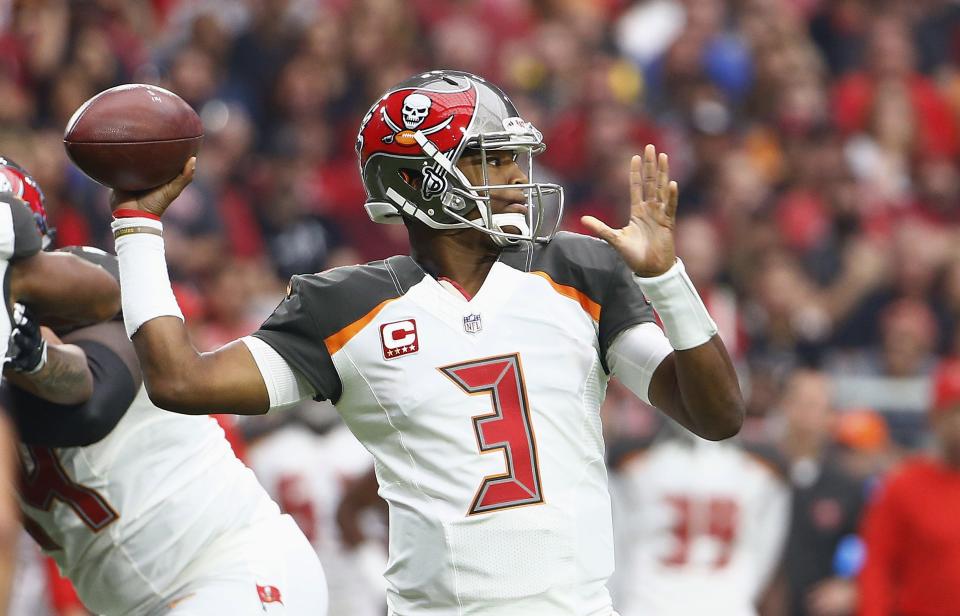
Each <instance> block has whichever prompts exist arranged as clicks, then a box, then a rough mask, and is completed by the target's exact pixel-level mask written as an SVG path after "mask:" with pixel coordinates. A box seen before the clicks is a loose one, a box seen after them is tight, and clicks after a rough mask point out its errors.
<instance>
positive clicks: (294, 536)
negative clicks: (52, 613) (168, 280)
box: [2, 249, 326, 616]
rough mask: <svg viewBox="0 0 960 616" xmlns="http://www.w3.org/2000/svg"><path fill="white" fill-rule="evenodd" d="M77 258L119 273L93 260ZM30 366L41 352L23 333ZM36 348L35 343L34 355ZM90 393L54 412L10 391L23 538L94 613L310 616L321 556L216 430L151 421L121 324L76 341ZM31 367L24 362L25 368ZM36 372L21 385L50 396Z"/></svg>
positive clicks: (33, 335) (210, 425)
mask: <svg viewBox="0 0 960 616" xmlns="http://www.w3.org/2000/svg"><path fill="white" fill-rule="evenodd" d="M76 253H77V254H78V255H81V256H83V257H84V258H86V259H89V260H91V261H94V262H97V263H100V264H102V265H103V266H104V267H106V268H109V269H113V271H114V272H115V271H116V261H115V259H114V258H113V257H111V256H110V255H107V254H106V253H102V252H100V251H96V250H95V249H78V250H76ZM19 329H20V330H21V331H23V332H29V333H27V334H24V335H22V336H21V341H20V343H19V344H18V347H19V349H20V353H19V355H18V356H17V357H15V358H14V361H26V359H22V358H27V357H30V356H31V351H32V355H36V354H37V353H38V352H39V349H40V348H41V347H43V346H44V344H45V343H44V341H43V339H42V338H41V336H40V331H39V328H37V327H36V325H35V324H31V323H30V322H29V321H28V320H27V321H24V322H23V323H22V324H21V325H20V328H19ZM28 341H32V342H33V344H32V345H31V344H28V343H27V342H28ZM64 341H65V342H69V343H72V344H75V345H76V346H77V347H79V348H80V349H82V352H83V354H85V359H86V363H85V366H86V365H89V378H90V380H91V382H92V393H90V395H89V397H88V399H86V400H85V401H83V402H82V403H81V404H73V405H64V404H54V403H50V402H48V401H45V400H43V399H41V398H40V397H37V396H35V395H33V394H32V393H29V392H27V391H25V390H24V389H22V388H20V387H14V386H11V384H10V383H6V384H4V387H3V390H2V393H3V397H2V399H3V401H4V403H5V404H6V405H7V406H8V408H10V409H11V410H12V412H13V414H14V417H15V419H16V423H17V428H18V431H19V434H20V438H21V440H22V442H23V444H22V446H21V453H22V457H23V461H24V475H23V477H22V480H21V491H20V500H21V506H22V508H23V510H24V513H25V516H26V517H25V525H26V527H27V529H28V530H29V531H30V532H31V534H32V535H33V537H34V539H35V540H36V541H37V543H38V544H40V546H41V548H43V550H44V552H45V553H46V554H48V555H50V556H52V557H53V558H54V559H55V560H56V561H57V564H58V565H59V567H60V570H61V571H62V572H63V574H64V575H66V576H67V577H69V578H70V580H71V581H73V583H74V585H75V586H76V588H77V592H78V594H79V596H80V598H81V599H82V601H83V603H84V604H85V605H86V606H87V607H88V608H89V609H91V610H94V611H95V612H96V613H100V614H106V615H112V614H128V613H136V614H149V615H153V614H170V615H188V614H189V615H194V614H203V615H208V614H209V615H221V614H222V615H224V616H226V615H228V614H229V615H230V616H233V615H238V616H244V615H253V614H263V613H264V612H266V613H278V614H291V615H293V614H300V615H303V616H315V615H318V614H320V615H322V614H324V613H325V606H326V588H325V586H324V582H323V572H322V569H321V568H320V565H319V563H318V561H317V558H316V556H315V555H314V553H313V550H312V549H311V548H310V545H309V544H308V542H307V541H306V540H305V538H304V537H303V534H302V533H301V532H300V531H299V530H298V529H297V528H296V525H295V523H294V522H293V520H291V519H290V518H289V517H287V516H281V515H280V512H279V510H278V508H277V506H276V505H275V504H274V503H273V502H272V501H271V500H270V498H269V497H268V496H267V495H266V493H264V491H263V489H262V488H261V487H260V486H259V485H258V484H257V482H256V479H255V477H254V476H253V474H252V473H251V472H250V471H249V469H247V468H246V467H245V466H243V464H242V463H241V462H240V461H239V460H238V459H237V458H236V456H235V455H234V454H233V452H232V451H231V449H230V446H229V444H228V443H227V441H226V440H225V439H224V436H223V431H222V430H221V429H220V427H219V426H218V425H217V424H216V422H214V421H213V420H212V419H208V418H198V417H185V416H181V415H174V414H171V413H164V412H161V411H159V410H158V409H156V407H154V406H153V405H152V404H151V403H150V401H149V399H148V398H147V395H146V392H145V390H144V389H143V387H142V383H141V376H140V369H139V366H138V365H137V360H136V354H135V353H134V351H133V347H132V345H131V344H130V342H129V341H128V340H127V338H126V336H125V335H124V331H123V325H122V323H120V322H118V321H113V322H106V323H101V324H97V325H93V326H88V327H84V328H81V329H77V330H74V331H72V332H70V333H68V334H66V335H65V336H64ZM21 356H22V357H21ZM31 379H32V375H31V374H30V370H26V369H25V370H23V371H22V372H21V373H20V375H19V377H18V380H17V384H18V385H19V384H21V383H22V382H23V381H24V380H25V381H27V383H26V385H29V388H30V389H31V390H32V391H34V392H36V393H38V394H40V395H42V394H43V393H44V388H43V387H42V386H37V384H36V383H31V382H30V381H31Z"/></svg>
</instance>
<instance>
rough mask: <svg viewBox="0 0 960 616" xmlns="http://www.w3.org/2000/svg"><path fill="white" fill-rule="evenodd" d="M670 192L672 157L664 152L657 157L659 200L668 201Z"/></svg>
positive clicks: (664, 202)
mask: <svg viewBox="0 0 960 616" xmlns="http://www.w3.org/2000/svg"><path fill="white" fill-rule="evenodd" d="M669 192H670V159H669V158H668V157H667V155H666V154H664V153H663V152H661V153H660V156H659V158H657V201H658V202H660V203H663V204H666V203H667V199H668V198H669Z"/></svg>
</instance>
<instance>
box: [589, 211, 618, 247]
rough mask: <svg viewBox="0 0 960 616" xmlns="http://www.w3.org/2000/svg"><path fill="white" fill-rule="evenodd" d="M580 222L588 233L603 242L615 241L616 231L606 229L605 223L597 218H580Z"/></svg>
mask: <svg viewBox="0 0 960 616" xmlns="http://www.w3.org/2000/svg"><path fill="white" fill-rule="evenodd" d="M580 222H581V223H582V224H583V226H584V227H586V228H587V230H588V231H590V233H593V234H594V235H596V236H597V237H599V238H600V239H602V240H603V241H605V242H610V243H613V242H614V241H616V239H617V231H616V230H615V229H611V228H610V227H608V226H607V224H606V223H604V222H603V221H602V220H600V219H598V218H594V217H593V216H581V217H580Z"/></svg>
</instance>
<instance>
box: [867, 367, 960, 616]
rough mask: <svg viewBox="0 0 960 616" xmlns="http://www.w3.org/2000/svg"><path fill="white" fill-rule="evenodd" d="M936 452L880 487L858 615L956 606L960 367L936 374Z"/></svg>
mask: <svg viewBox="0 0 960 616" xmlns="http://www.w3.org/2000/svg"><path fill="white" fill-rule="evenodd" d="M930 422H931V424H932V426H933V435H934V450H933V452H931V454H930V455H926V456H918V457H916V458H912V459H910V460H907V461H905V462H904V463H903V464H902V465H900V466H899V467H898V468H897V469H895V470H894V471H893V472H892V473H891V475H890V476H889V477H887V479H886V480H885V481H884V484H883V486H882V487H881V488H880V489H879V491H878V493H877V495H876V498H875V499H874V501H873V502H872V503H871V504H870V507H869V510H868V512H867V515H866V519H865V520H864V524H863V537H864V540H865V542H866V548H867V558H866V564H865V566H864V568H863V571H862V572H861V574H860V581H859V583H860V597H861V604H860V609H859V614H860V616H887V615H888V614H893V613H896V614H902V615H903V616H927V615H930V614H944V615H947V614H952V613H954V612H956V609H957V606H958V605H960V587H958V586H957V584H956V581H957V580H958V579H960V525H958V524H957V520H956V514H957V511H960V363H958V362H957V361H956V360H953V361H949V362H946V363H944V364H943V365H942V366H941V367H940V368H939V370H938V373H937V376H936V380H935V387H934V397H933V404H932V407H931V414H930Z"/></svg>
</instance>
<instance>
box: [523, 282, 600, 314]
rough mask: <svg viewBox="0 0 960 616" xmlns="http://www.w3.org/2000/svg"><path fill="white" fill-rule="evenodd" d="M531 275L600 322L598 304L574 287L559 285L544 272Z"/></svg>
mask: <svg viewBox="0 0 960 616" xmlns="http://www.w3.org/2000/svg"><path fill="white" fill-rule="evenodd" d="M530 273H531V274H536V275H537V276H540V277H541V278H543V279H544V280H546V281H547V282H549V283H550V286H551V287H553V290H554V291H556V292H557V293H559V294H560V295H563V296H564V297H569V298H570V299H572V300H573V301H575V302H577V303H578V304H580V307H581V308H583V310H584V312H586V313H587V314H589V315H590V317H591V318H592V319H593V320H594V321H599V320H600V304H598V303H597V302H595V301H593V300H592V299H590V298H589V297H587V296H586V294H585V293H583V291H581V290H580V289H576V288H574V287H570V286H567V285H565V284H559V283H557V282H555V281H554V280H553V278H551V277H550V275H549V274H547V273H546V272H530Z"/></svg>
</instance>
